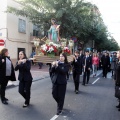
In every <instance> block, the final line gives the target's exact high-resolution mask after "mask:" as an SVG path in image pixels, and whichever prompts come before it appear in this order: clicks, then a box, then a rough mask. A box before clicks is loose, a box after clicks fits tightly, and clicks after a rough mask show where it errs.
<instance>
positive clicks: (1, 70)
mask: <svg viewBox="0 0 120 120" xmlns="http://www.w3.org/2000/svg"><path fill="white" fill-rule="evenodd" d="M7 58H8V59H9V60H10V57H7ZM2 59H4V62H2ZM10 61H11V60H10ZM11 68H12V69H11V76H9V80H11V81H16V77H15V71H14V67H13V64H12V61H11ZM5 77H6V56H4V57H3V56H0V82H3V81H4V80H5Z"/></svg>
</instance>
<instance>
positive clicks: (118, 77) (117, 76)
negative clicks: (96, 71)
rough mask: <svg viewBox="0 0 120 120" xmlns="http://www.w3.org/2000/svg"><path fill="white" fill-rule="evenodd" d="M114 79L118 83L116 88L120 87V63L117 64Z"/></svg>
mask: <svg viewBox="0 0 120 120" xmlns="http://www.w3.org/2000/svg"><path fill="white" fill-rule="evenodd" d="M114 79H115V81H116V86H120V62H118V63H117V64H116V67H115V74H114Z"/></svg>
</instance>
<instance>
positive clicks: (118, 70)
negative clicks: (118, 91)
mask: <svg viewBox="0 0 120 120" xmlns="http://www.w3.org/2000/svg"><path fill="white" fill-rule="evenodd" d="M117 58H118V61H116V67H115V74H114V79H115V85H116V86H118V87H120V52H117ZM118 101H119V104H118V106H116V108H118V111H120V98H118Z"/></svg>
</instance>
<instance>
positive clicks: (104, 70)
mask: <svg viewBox="0 0 120 120" xmlns="http://www.w3.org/2000/svg"><path fill="white" fill-rule="evenodd" d="M107 72H108V67H107V66H103V77H107Z"/></svg>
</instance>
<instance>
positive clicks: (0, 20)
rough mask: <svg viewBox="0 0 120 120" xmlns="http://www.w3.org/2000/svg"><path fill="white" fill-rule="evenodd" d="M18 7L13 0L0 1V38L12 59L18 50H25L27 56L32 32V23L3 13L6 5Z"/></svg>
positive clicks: (30, 49) (29, 50)
mask: <svg viewBox="0 0 120 120" xmlns="http://www.w3.org/2000/svg"><path fill="white" fill-rule="evenodd" d="M8 5H9V6H12V7H16V8H19V7H21V6H20V5H19V4H18V3H16V2H14V1H13V0H2V1H1V3H0V39H2V40H4V41H5V44H4V46H0V49H2V48H3V47H6V48H7V49H8V50H9V55H10V57H11V59H12V60H16V59H17V58H18V53H19V51H25V52H26V54H27V56H28V57H29V56H30V54H31V52H32V48H33V47H34V45H33V43H31V42H30V41H31V34H32V33H33V24H32V23H30V22H29V20H28V19H27V18H25V17H22V16H16V15H13V14H10V13H5V12H4V11H6V9H7V6H8Z"/></svg>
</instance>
